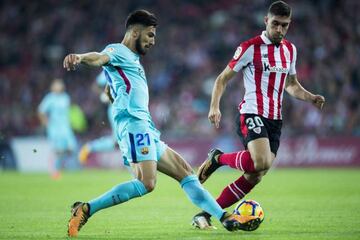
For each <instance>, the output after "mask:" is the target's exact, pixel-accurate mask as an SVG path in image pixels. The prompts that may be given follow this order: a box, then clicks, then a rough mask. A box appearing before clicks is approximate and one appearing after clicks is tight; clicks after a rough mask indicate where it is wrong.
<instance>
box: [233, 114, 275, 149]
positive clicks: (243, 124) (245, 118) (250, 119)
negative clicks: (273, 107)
mask: <svg viewBox="0 0 360 240" xmlns="http://www.w3.org/2000/svg"><path fill="white" fill-rule="evenodd" d="M281 127H282V120H271V119H267V118H264V117H262V116H259V115H256V114H240V113H238V114H237V116H236V128H237V129H236V132H237V134H238V135H239V137H240V139H241V141H242V143H243V144H244V146H245V149H247V144H248V143H249V142H250V141H252V140H255V139H258V138H262V137H265V138H268V139H269V142H270V150H271V152H272V153H274V154H275V155H276V153H277V151H278V149H279V146H280V135H281Z"/></svg>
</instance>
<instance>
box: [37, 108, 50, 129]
mask: <svg viewBox="0 0 360 240" xmlns="http://www.w3.org/2000/svg"><path fill="white" fill-rule="evenodd" d="M38 117H39V120H40V123H41V125H43V126H45V127H46V126H47V123H48V117H47V116H46V114H45V113H42V112H38Z"/></svg>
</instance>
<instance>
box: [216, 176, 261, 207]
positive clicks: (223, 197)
mask: <svg viewBox="0 0 360 240" xmlns="http://www.w3.org/2000/svg"><path fill="white" fill-rule="evenodd" d="M253 187H254V185H252V184H251V183H249V182H248V181H247V180H246V178H245V177H244V175H243V176H241V177H240V178H239V179H237V180H236V181H234V182H233V183H231V184H229V185H228V186H226V187H225V188H224V190H223V191H222V193H221V194H220V196H219V197H218V198H217V199H216V201H217V202H218V204H219V205H220V207H222V208H227V207H230V206H231V205H233V204H234V203H236V202H237V201H239V200H240V199H242V198H243V197H244V196H245V195H246V194H248V193H249V192H250V191H251V189H253Z"/></svg>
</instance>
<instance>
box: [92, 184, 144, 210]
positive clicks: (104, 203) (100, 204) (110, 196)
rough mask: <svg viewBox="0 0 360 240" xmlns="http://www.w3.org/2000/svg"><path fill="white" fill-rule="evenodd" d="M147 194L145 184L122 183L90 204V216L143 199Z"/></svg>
mask: <svg viewBox="0 0 360 240" xmlns="http://www.w3.org/2000/svg"><path fill="white" fill-rule="evenodd" d="M146 193H147V190H146V188H145V186H144V184H143V183H142V182H141V181H139V180H137V179H135V180H131V181H128V182H124V183H121V184H119V185H117V186H115V187H113V188H112V189H111V190H110V191H108V192H106V193H104V194H103V195H101V196H99V197H98V198H95V199H93V200H91V201H89V202H88V204H89V206H90V216H91V215H93V214H94V213H96V212H97V211H99V210H101V209H104V208H108V207H111V206H114V205H117V204H120V203H123V202H126V201H128V200H129V199H132V198H136V197H141V196H143V195H145V194H146Z"/></svg>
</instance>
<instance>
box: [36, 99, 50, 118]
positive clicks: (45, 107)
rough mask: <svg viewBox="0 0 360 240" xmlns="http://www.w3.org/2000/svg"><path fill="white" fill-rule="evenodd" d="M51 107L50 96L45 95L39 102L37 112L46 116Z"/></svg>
mask: <svg viewBox="0 0 360 240" xmlns="http://www.w3.org/2000/svg"><path fill="white" fill-rule="evenodd" d="M50 106H51V97H50V95H46V96H45V97H44V98H43V100H42V101H41V103H40V105H39V107H38V111H39V112H40V113H42V114H46V113H48V112H49V110H50Z"/></svg>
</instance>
